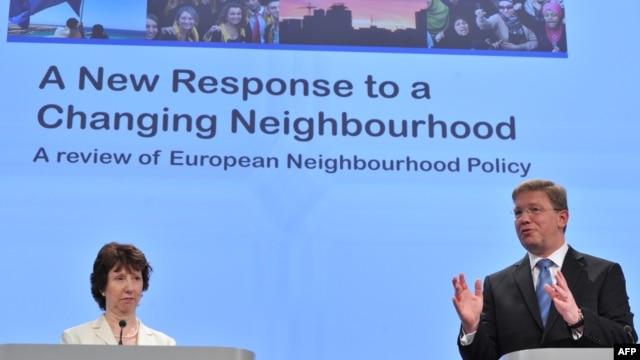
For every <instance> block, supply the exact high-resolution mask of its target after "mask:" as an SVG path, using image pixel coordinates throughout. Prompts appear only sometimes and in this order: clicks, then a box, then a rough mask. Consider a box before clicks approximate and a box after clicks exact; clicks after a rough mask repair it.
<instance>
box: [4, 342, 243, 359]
mask: <svg viewBox="0 0 640 360" xmlns="http://www.w3.org/2000/svg"><path fill="white" fill-rule="evenodd" d="M25 359H29V360H85V359H86V360H114V359H117V360H147V359H153V360H187V359H188V360H255V355H254V353H253V352H251V351H249V350H244V349H238V348H230V347H207V346H202V347H200V346H105V345H44V344H43V345H40V344H37V345H36V344H5V345H0V360H25Z"/></svg>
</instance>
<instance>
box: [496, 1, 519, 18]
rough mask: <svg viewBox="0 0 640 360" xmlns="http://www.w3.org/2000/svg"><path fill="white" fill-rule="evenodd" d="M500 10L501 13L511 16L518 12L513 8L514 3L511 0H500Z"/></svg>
mask: <svg viewBox="0 0 640 360" xmlns="http://www.w3.org/2000/svg"><path fill="white" fill-rule="evenodd" d="M498 10H499V11H500V14H502V15H504V16H511V15H513V14H514V13H515V12H516V11H515V10H513V3H512V2H511V1H500V2H499V3H498Z"/></svg>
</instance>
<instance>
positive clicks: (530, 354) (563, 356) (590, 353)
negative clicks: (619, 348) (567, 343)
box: [500, 348, 613, 360]
mask: <svg viewBox="0 0 640 360" xmlns="http://www.w3.org/2000/svg"><path fill="white" fill-rule="evenodd" d="M568 359H580V360H613V348H582V349H574V348H546V349H529V350H520V351H514V352H512V353H508V354H505V355H503V356H502V357H501V358H500V360H568Z"/></svg>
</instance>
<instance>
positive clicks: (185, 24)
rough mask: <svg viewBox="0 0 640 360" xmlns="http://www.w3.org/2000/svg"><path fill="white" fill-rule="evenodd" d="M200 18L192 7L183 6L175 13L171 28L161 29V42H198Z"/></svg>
mask: <svg viewBox="0 0 640 360" xmlns="http://www.w3.org/2000/svg"><path fill="white" fill-rule="evenodd" d="M199 20H200V17H199V16H198V12H197V11H196V9H194V8H193V7H192V6H183V7H181V8H180V9H179V10H178V12H177V13H176V18H175V20H174V22H173V26H170V27H165V28H162V33H161V35H160V37H159V38H160V39H161V40H177V41H200V35H199V34H198V29H197V26H198V22H199Z"/></svg>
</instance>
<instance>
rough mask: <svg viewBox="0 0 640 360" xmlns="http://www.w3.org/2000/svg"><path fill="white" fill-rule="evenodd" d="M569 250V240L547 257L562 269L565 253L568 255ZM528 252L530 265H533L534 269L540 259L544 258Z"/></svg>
mask: <svg viewBox="0 0 640 360" xmlns="http://www.w3.org/2000/svg"><path fill="white" fill-rule="evenodd" d="M567 251H569V244H567V242H566V241H565V243H564V244H562V246H561V247H560V248H559V249H558V250H556V251H554V252H553V253H551V255H549V257H547V259H549V260H551V261H553V263H554V264H555V265H556V266H558V268H560V269H562V263H563V262H564V257H565V255H567ZM528 254H529V265H530V266H531V271H533V268H534V267H535V266H536V263H537V262H538V260H540V259H542V258H541V257H539V256H536V255H533V254H532V253H528Z"/></svg>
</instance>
